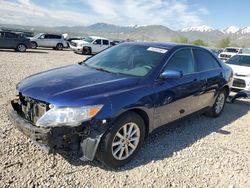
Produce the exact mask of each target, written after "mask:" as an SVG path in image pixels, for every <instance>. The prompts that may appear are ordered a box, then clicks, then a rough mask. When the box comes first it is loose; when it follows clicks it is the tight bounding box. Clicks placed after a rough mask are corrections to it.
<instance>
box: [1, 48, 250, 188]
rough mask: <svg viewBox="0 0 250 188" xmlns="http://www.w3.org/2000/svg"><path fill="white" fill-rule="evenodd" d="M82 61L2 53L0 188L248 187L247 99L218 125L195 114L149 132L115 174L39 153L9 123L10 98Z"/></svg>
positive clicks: (60, 55) (61, 55) (66, 55)
mask: <svg viewBox="0 0 250 188" xmlns="http://www.w3.org/2000/svg"><path fill="white" fill-rule="evenodd" d="M83 58H84V57H83V56H81V55H76V54H74V53H73V52H71V51H53V50H44V49H40V50H29V51H28V52H26V53H16V52H12V51H11V50H10V51H8V50H0V187H122V186H126V187H141V186H145V187H231V188H232V187H244V188H245V187H249V185H250V123H249V122H250V100H241V101H237V102H236V103H235V104H227V105H226V107H225V110H224V112H223V114H222V115H221V117H219V118H217V119H211V118H208V117H204V116H202V115H201V116H195V117H192V118H190V119H188V120H185V121H182V122H179V123H177V124H175V125H174V126H169V127H166V128H164V129H163V130H161V131H158V132H157V133H154V134H152V135H151V136H150V137H149V138H148V139H147V140H146V142H145V144H144V146H143V148H142V149H141V150H140V152H139V153H138V155H137V157H136V158H135V159H134V161H132V162H131V163H129V164H128V165H126V166H125V167H123V168H121V169H119V170H116V171H111V170H107V169H105V168H102V167H101V166H100V164H99V163H97V162H89V163H84V162H81V161H79V160H77V159H74V158H73V159H70V160H65V159H64V158H62V157H61V156H60V155H58V154H57V155H55V156H54V157H53V156H48V155H47V154H46V153H44V152H43V151H41V150H40V149H39V148H38V147H37V146H35V145H34V144H32V143H31V141H30V140H28V139H27V138H26V137H24V136H23V134H22V133H20V132H19V131H18V130H17V129H16V128H15V127H14V126H13V125H12V124H11V123H10V122H9V120H8V117H7V114H6V103H7V100H8V99H11V98H12V97H13V96H14V94H15V85H16V84H17V83H18V82H19V81H20V80H21V79H23V78H25V77H26V76H29V75H31V74H34V73H37V72H40V71H43V70H47V69H50V68H54V67H59V66H62V65H66V64H73V63H76V62H79V61H80V60H82V59H83Z"/></svg>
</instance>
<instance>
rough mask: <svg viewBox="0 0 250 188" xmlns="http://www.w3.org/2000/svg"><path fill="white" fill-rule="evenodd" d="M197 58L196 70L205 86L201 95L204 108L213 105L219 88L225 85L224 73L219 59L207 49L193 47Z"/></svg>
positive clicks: (201, 103)
mask: <svg viewBox="0 0 250 188" xmlns="http://www.w3.org/2000/svg"><path fill="white" fill-rule="evenodd" d="M193 54H194V59H195V66H196V67H195V70H196V72H197V75H198V76H199V77H200V79H201V80H203V81H204V82H205V87H203V88H202V92H201V94H200V96H199V106H200V108H204V107H207V106H211V105H212V104H213V100H214V98H215V96H216V94H217V91H218V89H219V88H220V87H221V86H220V85H223V83H224V82H223V80H224V79H223V73H222V68H221V67H220V64H219V62H218V61H217V59H216V58H215V57H214V56H213V55H212V54H211V53H210V52H208V51H207V50H203V49H200V48H199V49H198V48H197V49H193Z"/></svg>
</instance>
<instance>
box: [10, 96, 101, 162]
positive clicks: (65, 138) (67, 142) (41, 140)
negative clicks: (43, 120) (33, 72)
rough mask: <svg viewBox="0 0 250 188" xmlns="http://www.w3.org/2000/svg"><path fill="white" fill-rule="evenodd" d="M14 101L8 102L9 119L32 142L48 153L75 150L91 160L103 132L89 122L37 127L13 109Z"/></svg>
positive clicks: (85, 158) (82, 158) (83, 157)
mask: <svg viewBox="0 0 250 188" xmlns="http://www.w3.org/2000/svg"><path fill="white" fill-rule="evenodd" d="M15 105H16V101H15V100H13V101H11V102H9V104H8V107H7V110H8V115H9V119H10V120H11V121H12V122H13V124H14V125H15V127H17V128H18V129H19V130H20V131H21V132H23V133H24V135H26V136H27V137H29V138H30V139H31V140H32V142H34V143H35V144H36V145H39V146H40V147H41V148H42V149H43V150H44V151H46V152H47V153H48V154H51V153H54V152H57V151H60V150H61V151H66V152H69V151H77V152H78V153H79V155H80V159H81V160H84V161H87V160H93V159H94V157H95V154H96V151H97V148H98V145H99V142H100V140H101V137H102V135H103V133H101V131H97V130H95V129H91V126H90V123H87V122H86V124H82V125H80V126H78V127H67V126H62V127H48V128H43V127H37V126H35V125H34V124H33V123H31V122H30V121H28V120H26V119H25V118H24V117H22V116H20V115H19V114H18V113H17V111H16V110H15Z"/></svg>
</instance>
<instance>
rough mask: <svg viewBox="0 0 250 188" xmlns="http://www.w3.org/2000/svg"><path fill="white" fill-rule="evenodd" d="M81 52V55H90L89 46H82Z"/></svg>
mask: <svg viewBox="0 0 250 188" xmlns="http://www.w3.org/2000/svg"><path fill="white" fill-rule="evenodd" d="M82 54H83V55H91V48H90V47H83V48H82Z"/></svg>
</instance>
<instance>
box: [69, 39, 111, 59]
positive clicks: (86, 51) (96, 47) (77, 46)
mask: <svg viewBox="0 0 250 188" xmlns="http://www.w3.org/2000/svg"><path fill="white" fill-rule="evenodd" d="M110 46H111V44H110V41H109V40H108V39H106V38H102V37H97V36H89V37H86V38H85V39H83V40H73V41H71V43H70V48H71V49H72V50H73V51H74V52H75V53H82V54H83V55H91V54H96V53H98V52H100V51H103V50H105V49H106V48H109V47H110Z"/></svg>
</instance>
